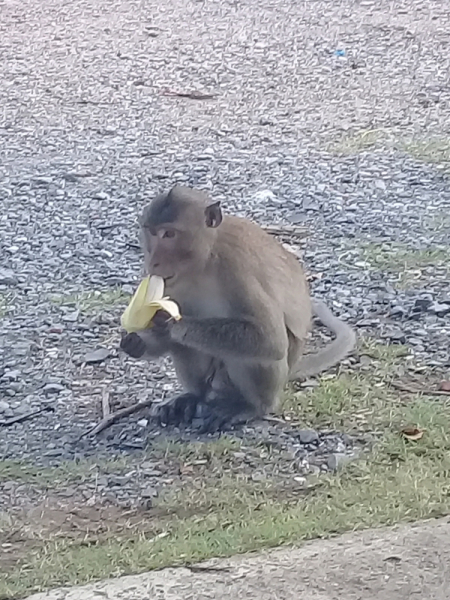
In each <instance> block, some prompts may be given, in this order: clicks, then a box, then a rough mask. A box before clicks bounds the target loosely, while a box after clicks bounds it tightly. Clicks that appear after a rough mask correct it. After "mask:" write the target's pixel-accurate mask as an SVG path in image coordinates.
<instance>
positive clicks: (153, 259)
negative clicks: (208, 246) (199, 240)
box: [143, 223, 196, 286]
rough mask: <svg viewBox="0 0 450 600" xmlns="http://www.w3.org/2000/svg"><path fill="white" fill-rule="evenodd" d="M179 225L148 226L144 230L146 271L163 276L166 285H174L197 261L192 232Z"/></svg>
mask: <svg viewBox="0 0 450 600" xmlns="http://www.w3.org/2000/svg"><path fill="white" fill-rule="evenodd" d="M177 225H178V224H177V223H174V224H171V225H164V226H161V227H146V228H144V230H143V237H144V253H145V269H146V272H147V274H148V275H159V277H162V278H163V279H164V281H165V284H166V286H173V284H174V283H176V280H177V279H178V278H179V277H180V276H181V277H182V276H183V275H185V274H186V272H187V271H189V270H190V269H192V266H193V265H194V264H195V262H196V252H195V244H194V240H193V239H192V234H191V232H189V231H183V230H182V229H180V228H179V227H177Z"/></svg>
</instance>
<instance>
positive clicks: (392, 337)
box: [382, 329, 406, 344]
mask: <svg viewBox="0 0 450 600" xmlns="http://www.w3.org/2000/svg"><path fill="white" fill-rule="evenodd" d="M382 337H383V338H384V339H386V340H389V341H391V342H394V343H396V344H404V343H405V342H406V336H405V334H404V333H403V331H400V330H399V329H398V330H394V331H388V332H387V333H385V334H383V336H382Z"/></svg>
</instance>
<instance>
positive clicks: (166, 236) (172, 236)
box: [161, 229, 176, 238]
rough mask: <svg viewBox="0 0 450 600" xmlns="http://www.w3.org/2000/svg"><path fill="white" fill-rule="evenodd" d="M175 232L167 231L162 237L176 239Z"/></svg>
mask: <svg viewBox="0 0 450 600" xmlns="http://www.w3.org/2000/svg"><path fill="white" fill-rule="evenodd" d="M175 233H176V232H175V231H174V230H173V229H166V230H165V231H163V232H162V236H161V237H163V238H174V237H175Z"/></svg>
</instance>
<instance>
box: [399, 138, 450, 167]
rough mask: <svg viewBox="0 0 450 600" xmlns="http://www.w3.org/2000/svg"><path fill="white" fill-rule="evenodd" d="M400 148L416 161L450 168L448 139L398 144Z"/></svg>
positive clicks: (410, 141) (449, 141)
mask: <svg viewBox="0 0 450 600" xmlns="http://www.w3.org/2000/svg"><path fill="white" fill-rule="evenodd" d="M400 148H401V149H402V150H403V151H404V152H407V153H408V154H410V155H411V156H413V157H414V158H416V159H418V160H421V161H423V162H428V163H434V164H444V165H445V164H446V165H447V167H448V168H450V139H449V138H431V139H426V140H417V139H416V140H409V141H404V142H402V143H401V144H400Z"/></svg>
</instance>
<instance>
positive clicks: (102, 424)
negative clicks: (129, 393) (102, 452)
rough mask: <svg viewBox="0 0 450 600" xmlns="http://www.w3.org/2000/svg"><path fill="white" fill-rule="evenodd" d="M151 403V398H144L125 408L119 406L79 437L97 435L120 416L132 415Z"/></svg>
mask: <svg viewBox="0 0 450 600" xmlns="http://www.w3.org/2000/svg"><path fill="white" fill-rule="evenodd" d="M152 404H153V400H144V401H143V402H138V403H137V404H132V405H131V406H127V407H126V408H121V409H120V410H118V411H116V412H114V413H109V414H108V415H107V416H106V417H104V418H103V419H102V420H101V421H100V423H98V424H97V425H95V426H94V427H91V429H89V430H88V431H86V433H83V435H82V436H81V437H82V438H83V437H85V436H87V435H89V434H93V435H97V434H98V433H100V432H101V431H103V430H104V429H107V428H108V427H110V426H111V425H112V424H113V423H116V421H118V420H119V419H121V418H122V417H128V416H129V415H132V414H133V413H135V412H138V411H139V410H141V409H143V408H148V407H149V406H151V405H152Z"/></svg>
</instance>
